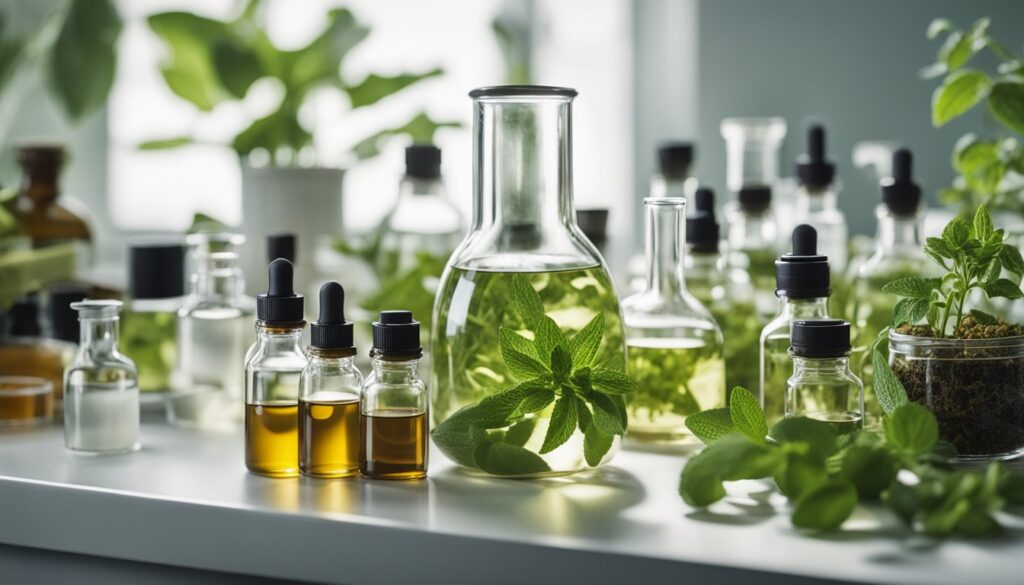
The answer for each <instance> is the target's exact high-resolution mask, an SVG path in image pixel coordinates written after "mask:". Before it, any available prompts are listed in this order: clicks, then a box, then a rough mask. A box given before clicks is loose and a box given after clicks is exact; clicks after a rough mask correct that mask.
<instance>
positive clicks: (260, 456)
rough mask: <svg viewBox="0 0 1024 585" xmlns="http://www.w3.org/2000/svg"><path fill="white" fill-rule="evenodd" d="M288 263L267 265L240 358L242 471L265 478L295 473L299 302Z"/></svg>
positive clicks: (301, 358)
mask: <svg viewBox="0 0 1024 585" xmlns="http://www.w3.org/2000/svg"><path fill="white" fill-rule="evenodd" d="M292 270H293V269H292V263H291V262H289V261H287V260H285V259H284V258H278V259H277V260H274V261H273V262H271V263H270V269H269V286H268V287H267V292H266V293H265V294H261V295H259V296H258V297H256V343H255V344H254V345H253V346H252V347H251V348H249V353H248V354H247V355H246V357H245V466H246V467H247V468H248V469H249V471H251V472H253V473H256V474H259V475H267V476H270V477H294V476H296V475H298V474H299V378H300V377H301V374H302V370H303V369H305V367H306V354H305V353H303V351H302V347H301V343H302V331H303V329H304V328H305V326H306V322H305V320H303V297H302V295H300V294H295V289H294V283H293V280H292V279H293V276H294V273H293V272H292Z"/></svg>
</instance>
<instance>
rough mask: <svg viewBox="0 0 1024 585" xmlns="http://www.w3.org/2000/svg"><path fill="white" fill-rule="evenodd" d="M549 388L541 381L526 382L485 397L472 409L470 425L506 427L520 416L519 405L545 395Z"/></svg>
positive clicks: (488, 427)
mask: <svg viewBox="0 0 1024 585" xmlns="http://www.w3.org/2000/svg"><path fill="white" fill-rule="evenodd" d="M550 391H551V390H550V387H549V386H548V385H547V384H546V383H545V382H543V381H541V380H528V381H526V382H523V383H521V384H517V385H515V386H513V387H511V388H508V389H505V390H502V391H501V392H495V393H494V394H490V395H488V396H485V397H484V398H483V400H481V401H480V402H478V403H477V404H476V406H474V407H472V410H471V412H472V424H473V425H474V426H477V427H479V428H482V429H494V428H500V427H504V426H508V424H509V423H510V422H512V421H511V419H512V418H514V417H516V416H521V414H520V413H522V410H521V405H522V403H523V401H524V400H526V399H527V398H528V397H530V396H533V395H534V394H537V393H540V394H542V395H543V394H546V393H547V392H550Z"/></svg>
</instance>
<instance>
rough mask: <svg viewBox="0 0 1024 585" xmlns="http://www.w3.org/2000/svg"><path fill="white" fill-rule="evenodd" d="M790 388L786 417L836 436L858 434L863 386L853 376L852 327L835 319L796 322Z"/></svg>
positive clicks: (860, 423) (790, 349)
mask: <svg viewBox="0 0 1024 585" xmlns="http://www.w3.org/2000/svg"><path fill="white" fill-rule="evenodd" d="M790 344H791V345H790V348H789V355H790V357H791V358H792V359H793V375H792V376H790V378H789V381H788V382H787V386H786V416H787V417H790V416H804V417H807V418H811V419H814V420H817V421H821V422H824V423H826V424H827V425H829V427H831V428H832V429H833V430H834V431H835V432H836V434H837V435H839V434H844V433H850V432H853V431H857V430H860V428H861V427H862V426H863V422H864V385H863V384H862V383H861V381H860V379H859V378H857V376H855V375H853V372H851V371H850V323H849V322H847V321H840V320H836V319H826V320H811V321H806V320H797V321H793V325H792V331H791V335H790Z"/></svg>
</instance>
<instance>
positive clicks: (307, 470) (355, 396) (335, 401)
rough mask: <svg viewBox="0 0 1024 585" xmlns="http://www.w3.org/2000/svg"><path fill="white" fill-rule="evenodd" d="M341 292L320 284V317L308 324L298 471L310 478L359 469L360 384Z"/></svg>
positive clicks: (301, 385)
mask: <svg viewBox="0 0 1024 585" xmlns="http://www.w3.org/2000/svg"><path fill="white" fill-rule="evenodd" d="M344 307H345V290H344V289H343V288H342V287H341V285H340V284H338V283H337V282H328V283H325V284H324V285H323V286H322V287H320V318H319V320H318V321H317V322H315V323H313V324H312V325H310V339H311V341H310V345H309V349H308V350H307V352H306V354H307V355H308V357H309V361H308V362H307V363H306V369H304V370H302V377H301V378H300V379H299V470H300V471H301V472H302V474H303V475H308V476H311V477H347V476H350V475H355V474H357V473H359V445H360V442H359V388H360V386H362V383H363V375H362V374H361V373H359V370H358V369H356V366H355V363H354V360H355V355H356V348H355V345H354V343H353V341H352V337H353V329H354V326H353V324H352V322H351V321H346V320H345V312H344Z"/></svg>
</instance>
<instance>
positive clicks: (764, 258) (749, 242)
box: [727, 185, 779, 315]
mask: <svg viewBox="0 0 1024 585" xmlns="http://www.w3.org/2000/svg"><path fill="white" fill-rule="evenodd" d="M727 217H728V220H729V233H728V246H729V256H728V265H729V267H730V268H731V269H733V270H740V271H742V272H745V273H746V274H747V277H748V278H749V279H750V283H751V285H752V286H753V291H754V302H755V304H756V307H757V310H758V311H759V312H760V313H761V314H762V315H771V314H772V311H773V310H774V306H775V299H774V295H773V291H774V285H775V282H774V273H773V270H772V266H773V265H774V261H775V258H776V254H778V252H777V244H776V242H777V240H778V237H779V234H778V223H777V222H776V219H775V213H774V212H773V211H772V188H771V187H770V186H766V185H754V186H744V187H742V188H740V190H739V192H738V193H737V196H736V202H735V205H731V206H729V208H728V211H727Z"/></svg>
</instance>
